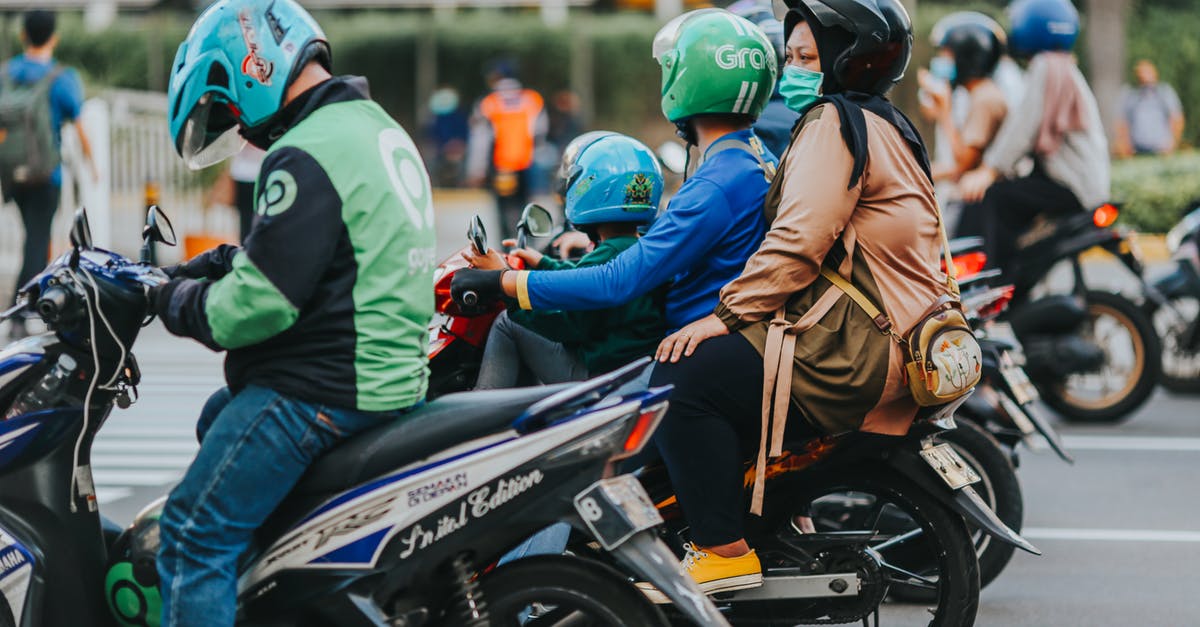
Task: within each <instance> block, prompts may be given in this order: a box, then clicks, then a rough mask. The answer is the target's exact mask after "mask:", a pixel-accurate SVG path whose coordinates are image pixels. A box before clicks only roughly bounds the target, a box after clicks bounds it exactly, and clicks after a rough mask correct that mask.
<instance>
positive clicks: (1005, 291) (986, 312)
mask: <svg viewBox="0 0 1200 627" xmlns="http://www.w3.org/2000/svg"><path fill="white" fill-rule="evenodd" d="M1014 289H1015V288H1014V287H1013V286H1011V285H1006V286H1004V287H1000V288H996V289H994V290H992V291H993V292H994V294H995V296H994V297H993V298H992V300H991V301H990V302H988V303H986V304H984V305H983V306H982V307H980V308H979V319H980V320H991V319H992V318H995V317H996V316H999V315H1000V314H1001V313H1004V310H1005V309H1008V304H1009V303H1010V302H1012V298H1013V291H1014Z"/></svg>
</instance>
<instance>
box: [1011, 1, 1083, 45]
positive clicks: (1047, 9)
mask: <svg viewBox="0 0 1200 627" xmlns="http://www.w3.org/2000/svg"><path fill="white" fill-rule="evenodd" d="M1008 20H1009V24H1011V27H1010V34H1009V38H1008V45H1009V47H1010V48H1011V49H1012V52H1013V54H1014V55H1016V56H1023V57H1031V56H1033V55H1035V54H1037V53H1039V52H1047V51H1067V50H1070V49H1071V48H1073V47H1074V46H1075V40H1076V39H1078V38H1079V12H1078V11H1076V10H1075V7H1074V5H1072V4H1071V2H1070V0H1016V2H1013V3H1012V4H1010V5H1009V7H1008Z"/></svg>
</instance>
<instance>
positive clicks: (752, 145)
mask: <svg viewBox="0 0 1200 627" xmlns="http://www.w3.org/2000/svg"><path fill="white" fill-rule="evenodd" d="M726 150H741V151H742V152H745V153H747V154H749V155H750V156H751V157H754V160H755V161H757V162H758V169H759V170H761V171H762V173H763V178H764V179H766V180H767V182H768V183H770V182H771V181H773V180H774V179H775V172H776V169H777V168H776V167H775V164H774V163H771V162H770V161H767V149H766V148H765V147H764V146H763V143H762V140H761V139H759V138H758V136H757V135H754V134H753V133H751V135H750V139H749V140H748V141H742V140H741V139H738V138H736V137H729V138H726V139H722V140H721V141H719V142H717V143H715V144H713V145H712V146H709V147H708V150H706V151H705V152H704V161H708V160H709V159H712V158H713V156H714V155H716V154H717V153H721V152H725V151H726ZM704 161H701V162H700V163H701V165H703V163H704Z"/></svg>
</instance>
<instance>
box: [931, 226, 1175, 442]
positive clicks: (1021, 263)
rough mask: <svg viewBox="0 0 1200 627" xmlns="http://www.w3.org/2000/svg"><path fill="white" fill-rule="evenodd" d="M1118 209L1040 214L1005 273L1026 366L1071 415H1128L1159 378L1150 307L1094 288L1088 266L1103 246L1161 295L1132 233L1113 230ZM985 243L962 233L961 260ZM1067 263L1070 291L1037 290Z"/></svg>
mask: <svg viewBox="0 0 1200 627" xmlns="http://www.w3.org/2000/svg"><path fill="white" fill-rule="evenodd" d="M1118 211H1119V210H1118V208H1117V207H1116V206H1114V205H1111V204H1106V205H1103V206H1102V207H1099V208H1097V209H1096V210H1095V211H1094V212H1090V213H1079V214H1075V215H1070V216H1066V217H1061V218H1055V219H1053V220H1047V219H1039V220H1038V221H1037V222H1036V223H1035V224H1034V225H1033V226H1032V227H1031V228H1030V229H1029V230H1028V231H1027V232H1026V233H1025V234H1024V235H1022V236H1021V238H1020V239H1019V241H1018V245H1019V247H1020V251H1019V252H1018V253H1017V254H1016V255H1015V256H1014V260H1013V262H1012V263H1013V265H1012V267H1011V268H1009V269H1008V273H1007V275H1008V277H1007V280H1009V281H1011V282H1012V284H1013V288H1014V290H1013V299H1012V304H1011V307H1010V309H1009V311H1008V313H1007V314H1006V315H1005V316H1004V319H1005V320H1006V321H1007V322H1008V323H1009V324H1010V325H1011V326H1012V329H1013V331H1014V333H1015V334H1016V337H1017V339H1018V340H1020V343H1021V345H1022V346H1023V347H1024V351H1025V358H1026V362H1025V364H1024V367H1025V370H1026V371H1027V372H1028V373H1029V377H1030V379H1031V380H1032V381H1033V384H1034V385H1035V386H1036V387H1037V389H1038V391H1039V392H1040V393H1041V396H1042V400H1044V401H1045V402H1046V404H1047V405H1049V406H1050V407H1051V408H1053V409H1054V410H1055V411H1057V412H1058V413H1059V414H1061V415H1062V416H1063V417H1064V418H1065V419H1067V420H1071V421H1077V422H1097V423H1111V422H1116V421H1118V420H1121V419H1124V418H1126V417H1128V416H1129V415H1130V414H1131V413H1132V412H1133V411H1134V410H1136V409H1137V408H1139V407H1141V405H1142V404H1143V403H1145V402H1146V400H1147V399H1148V398H1149V397H1150V393H1151V392H1153V391H1154V387H1155V385H1156V384H1157V383H1158V375H1159V370H1160V363H1161V348H1160V344H1159V339H1158V334H1157V333H1156V332H1155V330H1154V325H1153V323H1152V322H1151V320H1150V317H1149V316H1148V315H1147V314H1146V312H1145V310H1144V307H1143V306H1141V305H1139V304H1138V303H1135V302H1133V301H1131V300H1130V299H1129V298H1127V297H1126V296H1124V295H1122V294H1118V293H1113V292H1108V291H1103V290H1097V289H1092V288H1091V287H1089V286H1088V284H1087V281H1086V280H1085V278H1084V274H1083V262H1082V256H1083V254H1084V253H1085V252H1088V251H1090V250H1092V249H1095V248H1099V249H1102V250H1105V251H1107V252H1109V253H1110V254H1112V255H1113V256H1114V257H1116V258H1117V259H1118V260H1119V261H1120V262H1121V264H1122V265H1123V266H1124V267H1125V268H1127V269H1128V270H1129V272H1130V274H1131V275H1133V276H1134V277H1135V278H1136V279H1137V281H1138V282H1139V283H1141V285H1142V297H1143V298H1154V295H1155V292H1154V290H1153V288H1152V287H1151V286H1150V285H1148V284H1147V283H1146V282H1145V280H1144V279H1143V272H1144V267H1143V265H1142V262H1141V259H1140V254H1139V252H1138V250H1137V249H1136V247H1135V246H1134V243H1133V241H1132V240H1131V239H1130V237H1129V235H1128V233H1126V232H1124V231H1123V230H1121V229H1115V228H1112V224H1113V221H1114V220H1116V216H1117V213H1118ZM982 245H983V240H982V239H980V238H961V239H958V240H955V241H954V242H952V243H951V249H952V252H953V254H954V256H955V258H956V259H958V258H962V259H964V260H968V261H969V260H971V259H973V258H975V259H977V258H979V257H980V256H982V255H983V252H982ZM1063 262H1066V263H1068V264H1069V265H1070V267H1071V271H1072V275H1071V276H1072V279H1073V281H1072V282H1073V285H1072V286H1071V289H1070V290H1069V291H1067V292H1066V293H1052V294H1039V293H1037V292H1035V291H1034V288H1036V287H1038V286H1039V284H1041V283H1043V281H1044V280H1045V279H1046V278H1047V277H1048V275H1049V274H1050V272H1051V271H1052V270H1053V269H1054V268H1056V267H1057V266H1058V265H1059V264H1060V263H1063ZM975 265H980V266H981V265H982V263H980V264H975Z"/></svg>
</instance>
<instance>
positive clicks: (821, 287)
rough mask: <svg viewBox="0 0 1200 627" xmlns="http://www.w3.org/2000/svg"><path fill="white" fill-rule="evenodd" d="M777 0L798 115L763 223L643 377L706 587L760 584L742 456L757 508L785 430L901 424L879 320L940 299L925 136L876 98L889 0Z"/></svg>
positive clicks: (805, 525) (904, 56) (900, 22)
mask: <svg viewBox="0 0 1200 627" xmlns="http://www.w3.org/2000/svg"><path fill="white" fill-rule="evenodd" d="M786 6H787V7H788V12H787V13H786V14H785V15H784V16H782V17H783V18H784V20H783V21H784V31H785V33H786V36H787V39H786V40H785V41H786V42H787V51H786V61H787V66H786V67H785V68H784V71H783V92H784V93H785V94H786V93H791V94H793V96H792V97H789V99H788V102H789V106H792V107H794V108H795V109H796V110H797V112H798V113H800V114H801V121H800V123H799V124H797V125H796V128H795V130H794V131H793V135H792V139H791V143H790V145H789V148H788V151H787V153H785V155H784V157H783V160H782V161H781V163H780V166H779V174H778V175H777V176H776V177H775V179H774V181H773V183H772V185H771V188H770V190H769V191H768V192H767V195H766V198H765V206H764V210H765V213H766V214H767V216H768V219H769V220H770V222H771V224H770V228H769V230H768V231H767V234H766V239H765V240H764V241H763V243H762V245H761V246H759V247H758V249H757V250H756V252H755V253H754V255H753V256H751V257H750V259H749V260H748V261H747V262H746V265H745V269H744V270H743V271H742V272H741V273H740V276H738V277H736V278H735V279H734V280H733V281H731V282H729V283H728V284H726V285H725V286H724V287H723V288H722V289H721V292H720V296H719V302H718V304H717V305H716V307H715V308H714V309H713V311H712V313H711V314H709V315H708V316H705V317H703V318H700V319H699V320H697V321H695V322H693V323H691V324H689V325H687V326H686V327H684V328H683V329H681V330H679V331H677V332H676V333H674V334H672V335H671V336H669V337H668V338H666V339H665V340H663V343H662V344H661V345H660V346H659V349H658V352H657V353H656V357H657V358H658V360H659V363H658V364H657V365H656V366H655V368H654V375H653V377H652V379H651V384H652V385H653V386H655V387H658V386H662V385H673V386H674V391H673V392H672V394H671V403H670V407H669V408H668V409H667V414H666V416H665V417H664V418H663V420H662V423H661V424H660V426H659V428H658V431H657V432H655V436H654V437H655V443H656V444H657V445H658V449H659V452H660V453H662V457H663V461H664V462H665V463H666V466H667V470H668V472H669V473H670V477H671V484H672V486H673V487H674V488H675V495H676V497H677V498H678V500H679V505H680V506H681V507H682V509H683V514H684V517H685V519H686V520H687V522H688V525H689V533H690V536H691V538H690V540H691V544H689V545H688V552H687V555H686V556H685V558H684V560H683V568H684V570H685V571H686V572H687V573H688V574H690V575H691V576H692V577H693V579H695V581H696V582H697V583H698V584H699V585H700V588H701V590H703V591H705V592H707V593H709V594H713V593H718V592H729V591H733V590H739V589H744V588H752V587H757V586H760V585H762V565H761V563H760V561H759V558H758V556H757V555H756V553H755V551H754V549H753V548H752V547H751V546H749V544H748V543H747V541H746V539H745V538H746V533H745V529H744V528H743V523H744V520H745V519H744V517H743V511H744V508H743V507H742V505H743V496H744V494H745V493H744V488H745V483H744V478H745V468H744V466H743V462H744V461H745V459H746V454H747V453H749V452H750V451H752V450H754V449H755V448H757V449H758V461H757V463H756V465H755V482H754V491H753V493H752V497H751V511H752V512H753V513H755V514H759V515H761V513H762V502H763V494H764V492H763V484H764V482H765V470H766V460H767V458H768V457H778V456H779V455H780V453H781V446H782V443H783V441H784V435H785V433H786V435H787V436H788V439H789V440H790V441H794V440H802V439H804V438H805V437H806V436H815V435H818V434H835V433H844V432H848V431H862V432H866V433H870V434H879V435H882V436H895V435H903V434H904V433H906V432H907V431H908V428H909V426H910V425H911V424H912V422H913V419H914V418H915V417H916V414H917V409H918V400H917V399H916V397H915V395H914V393H913V392H912V391H911V387H910V385H909V384H908V383H907V379H908V377H906V374H905V372H906V369H905V361H904V357H903V356H902V354H901V353H902V351H901V348H900V345H899V343H898V342H897V341H896V339H895V338H894V337H892V335H889V334H888V333H884V332H881V329H883V330H887V329H892V328H894V329H896V332H905V333H907V332H908V331H907V330H908V329H912V328H913V327H914V326H915V325H916V323H917V322H918V321H920V320H922V319H924V318H925V316H926V315H927V314H928V312H930V311H936V309H934V308H932V307H931V306H934V307H936V306H940V304H942V303H943V302H944V301H943V297H947V296H949V293H950V292H951V287H950V284H949V282H948V281H947V277H946V276H945V275H944V274H943V273H942V272H941V271H940V270H939V269H938V250H939V247H940V244H941V242H942V241H943V240H942V237H940V234H939V231H940V230H941V229H940V224H939V222H940V218H939V215H938V209H937V202H936V199H935V197H934V191H933V180H932V176H931V174H930V170H929V161H928V157H927V155H926V150H925V146H924V143H923V141H922V139H921V137H920V135H919V134H918V133H917V131H916V129H915V128H914V127H913V125H912V123H911V122H910V121H909V120H908V118H907V117H905V115H904V114H903V113H902V112H901V111H900V110H898V109H896V108H895V106H893V105H892V104H891V103H890V102H889V101H888V100H887V98H886V96H887V94H888V92H889V91H890V90H891V88H892V87H893V85H894V84H895V83H896V82H898V81H899V80H900V78H901V77H902V76H903V75H904V72H905V70H906V68H907V67H908V62H909V59H910V55H911V51H912V42H913V38H912V26H911V22H910V21H909V17H908V14H907V13H906V12H905V10H904V7H903V5H902V4H900V1H899V0H787V1H786ZM872 309H874V310H875V311H874V313H871V310H872ZM923 312H926V313H923ZM905 341H906V342H907V341H908V340H905ZM792 524H793V525H794V526H795V527H796V529H797V530H798V531H804V532H809V531H811V530H812V521H811V520H808V519H807V518H800V517H797V518H796V519H794V520H793V521H792ZM638 585H639V587H640V588H642V590H643V591H644V592H646V593H647V596H649V597H650V599H651V600H653V601H655V602H662V601H663V600H664V599H665V596H664V595H662V594H661V593H660V592H658V591H657V590H654V589H653V587H652V586H650V585H649V584H645V583H642V584H638Z"/></svg>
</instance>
